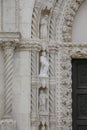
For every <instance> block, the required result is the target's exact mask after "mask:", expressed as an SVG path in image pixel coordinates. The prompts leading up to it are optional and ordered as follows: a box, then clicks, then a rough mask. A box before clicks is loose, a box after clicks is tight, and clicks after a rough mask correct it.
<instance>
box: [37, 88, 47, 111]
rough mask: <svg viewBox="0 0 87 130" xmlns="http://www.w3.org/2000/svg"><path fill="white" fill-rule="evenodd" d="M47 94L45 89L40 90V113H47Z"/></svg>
mask: <svg viewBox="0 0 87 130" xmlns="http://www.w3.org/2000/svg"><path fill="white" fill-rule="evenodd" d="M47 99H48V97H47V95H46V93H44V91H43V90H41V91H40V96H39V111H40V113H47Z"/></svg>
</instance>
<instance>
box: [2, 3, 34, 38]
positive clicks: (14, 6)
mask: <svg viewBox="0 0 87 130" xmlns="http://www.w3.org/2000/svg"><path fill="white" fill-rule="evenodd" d="M33 7H34V0H0V32H20V33H21V35H22V39H29V38H30V36H31V19H32V11H33Z"/></svg>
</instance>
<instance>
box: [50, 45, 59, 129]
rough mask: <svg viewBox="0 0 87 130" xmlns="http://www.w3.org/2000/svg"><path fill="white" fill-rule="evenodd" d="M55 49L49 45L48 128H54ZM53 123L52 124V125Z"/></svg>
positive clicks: (54, 46) (55, 47)
mask: <svg viewBox="0 0 87 130" xmlns="http://www.w3.org/2000/svg"><path fill="white" fill-rule="evenodd" d="M56 51H57V46H56V45H55V44H53V45H49V80H50V81H49V82H50V83H49V114H50V129H51V130H52V129H56V125H55V123H56V109H55V107H56V102H55V92H56ZM51 124H52V125H51ZM53 124H54V125H53Z"/></svg>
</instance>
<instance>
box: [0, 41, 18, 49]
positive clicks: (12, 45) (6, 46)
mask: <svg viewBox="0 0 87 130" xmlns="http://www.w3.org/2000/svg"><path fill="white" fill-rule="evenodd" d="M1 46H2V49H3V50H6V49H12V50H14V49H15V47H16V46H17V42H15V41H3V42H2V45H1Z"/></svg>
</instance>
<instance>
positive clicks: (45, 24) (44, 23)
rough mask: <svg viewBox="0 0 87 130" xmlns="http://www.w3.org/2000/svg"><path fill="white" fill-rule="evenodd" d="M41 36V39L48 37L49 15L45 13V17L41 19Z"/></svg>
mask: <svg viewBox="0 0 87 130" xmlns="http://www.w3.org/2000/svg"><path fill="white" fill-rule="evenodd" d="M40 38H41V39H47V38H48V15H45V17H43V18H42V20H41V26H40Z"/></svg>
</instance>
